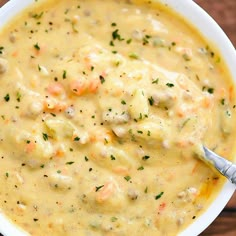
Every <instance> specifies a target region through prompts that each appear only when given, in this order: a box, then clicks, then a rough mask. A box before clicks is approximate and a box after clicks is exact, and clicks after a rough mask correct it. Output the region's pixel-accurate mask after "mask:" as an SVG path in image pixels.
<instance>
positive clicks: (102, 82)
mask: <svg viewBox="0 0 236 236" xmlns="http://www.w3.org/2000/svg"><path fill="white" fill-rule="evenodd" d="M99 79H100V81H101V84H104V83H105V78H104V77H103V76H102V75H99Z"/></svg>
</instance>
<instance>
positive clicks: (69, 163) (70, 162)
mask: <svg viewBox="0 0 236 236" xmlns="http://www.w3.org/2000/svg"><path fill="white" fill-rule="evenodd" d="M74 163H75V162H74V161H68V162H66V165H72V164H74Z"/></svg>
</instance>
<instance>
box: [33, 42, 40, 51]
mask: <svg viewBox="0 0 236 236" xmlns="http://www.w3.org/2000/svg"><path fill="white" fill-rule="evenodd" d="M34 48H35V49H36V50H38V51H39V50H40V46H39V45H38V43H36V44H35V45H34Z"/></svg>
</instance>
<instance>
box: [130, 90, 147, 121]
mask: <svg viewBox="0 0 236 236" xmlns="http://www.w3.org/2000/svg"><path fill="white" fill-rule="evenodd" d="M129 113H130V115H131V117H132V118H133V119H144V118H145V117H147V116H148V113H149V106H148V99H147V96H146V94H145V91H144V90H143V89H137V90H136V91H135V93H134V96H133V99H132V100H131V102H130V104H129Z"/></svg>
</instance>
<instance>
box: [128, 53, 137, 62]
mask: <svg viewBox="0 0 236 236" xmlns="http://www.w3.org/2000/svg"><path fill="white" fill-rule="evenodd" d="M129 58H131V59H135V60H138V59H139V56H138V55H137V54H136V53H131V54H129Z"/></svg>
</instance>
